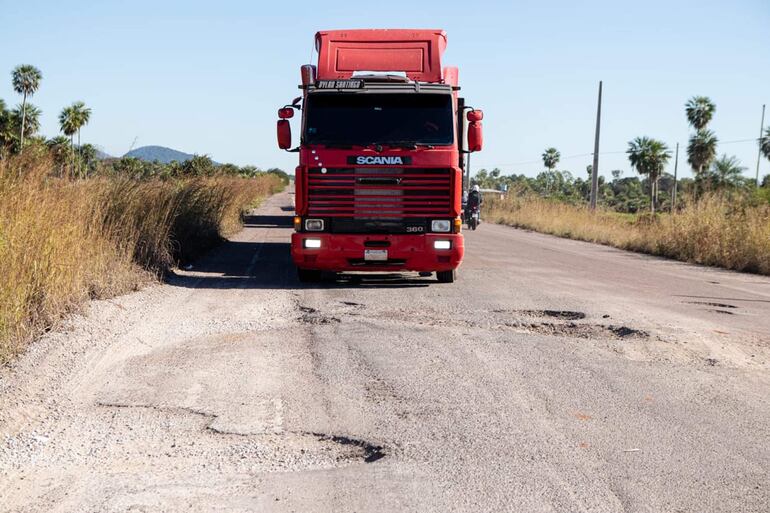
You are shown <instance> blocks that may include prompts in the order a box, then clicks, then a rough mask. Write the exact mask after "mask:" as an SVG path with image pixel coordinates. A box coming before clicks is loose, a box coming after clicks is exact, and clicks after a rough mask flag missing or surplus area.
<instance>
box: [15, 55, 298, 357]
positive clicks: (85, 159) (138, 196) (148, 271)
mask: <svg viewBox="0 0 770 513" xmlns="http://www.w3.org/2000/svg"><path fill="white" fill-rule="evenodd" d="M30 68H32V67H30V66H20V67H19V68H17V70H15V71H14V74H13V80H14V82H13V83H14V88H16V85H17V82H18V83H19V87H18V88H16V89H17V91H21V92H25V94H24V100H23V102H22V104H21V105H19V107H17V108H16V109H13V110H9V109H8V108H7V107H6V105H5V104H4V102H2V101H0V273H1V276H0V363H3V362H6V361H8V359H9V358H11V357H12V356H13V355H14V354H16V353H18V352H19V351H20V350H22V349H23V347H24V345H25V344H26V343H27V342H28V341H29V340H31V339H32V338H33V337H34V336H35V335H37V334H39V333H40V332H41V331H43V330H46V329H48V328H50V327H51V326H52V325H54V324H55V323H56V322H57V321H58V320H59V319H61V317H62V315H64V314H66V313H68V312H71V311H74V310H76V309H77V308H79V307H80V306H81V305H82V304H83V303H84V302H85V301H86V300H88V299H92V298H106V297H111V296H114V295H117V294H121V293H124V292H127V291H131V290H135V289H137V288H138V287H140V286H142V285H143V284H146V283H148V282H150V281H152V280H153V279H156V278H157V277H159V276H161V275H162V274H163V273H164V272H165V271H166V270H167V269H169V268H170V267H171V266H174V265H176V264H178V263H180V262H185V261H188V260H190V259H192V258H195V257H196V256H198V255H199V254H200V253H201V252H203V251H205V250H206V249H208V248H209V247H211V246H212V245H213V244H215V243H216V242H218V241H220V240H221V238H222V237H223V236H225V235H227V234H229V233H231V232H233V231H236V230H237V229H239V227H240V224H241V218H242V214H243V212H244V211H245V210H246V209H248V208H250V207H252V206H254V205H255V204H256V203H257V202H258V201H259V200H260V199H261V198H264V197H265V196H267V195H268V194H271V193H272V192H275V191H277V190H279V189H281V188H282V187H283V186H285V185H286V184H287V183H288V177H287V176H286V174H285V173H283V172H282V171H280V170H271V171H270V172H262V171H259V170H258V169H257V168H254V167H245V168H242V167H238V166H233V165H229V164H225V165H215V164H214V163H213V162H212V161H211V159H210V158H208V157H206V156H196V157H195V158H193V159H191V160H189V161H187V162H184V163H177V162H172V163H171V164H161V163H157V162H155V163H147V162H142V161H139V160H137V159H115V160H111V161H101V160H98V159H96V156H95V155H96V152H95V149H94V148H93V147H88V146H87V145H83V146H81V145H79V144H77V145H76V144H75V140H76V139H80V130H81V128H82V127H83V126H84V125H85V123H87V122H88V120H89V118H90V116H91V112H90V109H88V108H87V107H86V106H85V104H83V103H82V102H75V103H73V104H72V105H71V106H69V107H65V109H64V110H63V111H62V115H61V116H60V117H59V120H60V126H61V129H62V133H63V134H65V136H60V137H56V138H53V139H46V138H44V137H42V136H40V135H39V134H38V130H39V126H40V123H39V119H40V111H39V110H38V109H37V108H36V107H34V105H31V104H30V103H29V102H28V98H30V97H31V96H32V94H33V93H34V91H36V90H37V88H38V87H39V85H40V80H41V74H40V72H39V71H37V72H35V71H36V70H30ZM17 72H18V73H17ZM30 73H31V75H29V74H30ZM17 74H19V75H20V76H19V78H18V80H17ZM30 84H31V85H30ZM32 86H34V87H32ZM20 94H22V93H20ZM22 141H23V142H22Z"/></svg>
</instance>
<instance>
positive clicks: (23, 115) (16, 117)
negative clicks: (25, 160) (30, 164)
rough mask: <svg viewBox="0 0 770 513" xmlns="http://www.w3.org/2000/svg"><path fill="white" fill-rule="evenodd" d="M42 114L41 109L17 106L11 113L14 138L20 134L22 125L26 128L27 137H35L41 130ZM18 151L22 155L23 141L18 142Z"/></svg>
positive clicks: (27, 105)
mask: <svg viewBox="0 0 770 513" xmlns="http://www.w3.org/2000/svg"><path fill="white" fill-rule="evenodd" d="M41 114H42V112H41V111H40V109H38V108H37V107H35V106H34V105H32V104H31V103H28V104H26V105H17V106H16V108H15V109H13V110H12V111H11V113H10V123H11V126H12V127H13V133H14V138H15V134H17V133H20V130H21V127H22V125H25V126H26V128H25V129H24V132H25V133H26V134H27V135H33V134H34V133H35V132H37V131H38V130H40V116H41ZM18 143H19V147H18V151H19V153H21V139H19V140H18Z"/></svg>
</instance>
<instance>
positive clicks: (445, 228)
mask: <svg viewBox="0 0 770 513" xmlns="http://www.w3.org/2000/svg"><path fill="white" fill-rule="evenodd" d="M451 228H452V223H451V222H450V221H449V220H447V219H436V220H434V221H431V222H430V231H432V232H441V233H449V230H450V229H451Z"/></svg>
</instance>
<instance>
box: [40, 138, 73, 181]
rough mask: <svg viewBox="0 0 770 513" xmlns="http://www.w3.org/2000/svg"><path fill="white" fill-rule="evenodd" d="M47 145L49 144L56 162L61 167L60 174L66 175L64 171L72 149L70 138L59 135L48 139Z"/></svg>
mask: <svg viewBox="0 0 770 513" xmlns="http://www.w3.org/2000/svg"><path fill="white" fill-rule="evenodd" d="M46 146H48V149H49V150H50V152H51V156H53V160H54V162H55V163H56V165H57V166H58V167H59V176H61V177H64V171H65V169H66V168H67V161H68V160H69V154H70V151H71V148H70V141H69V139H67V138H66V137H64V136H63V135H58V136H56V137H54V138H53V139H49V140H48V141H46Z"/></svg>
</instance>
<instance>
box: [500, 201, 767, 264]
mask: <svg viewBox="0 0 770 513" xmlns="http://www.w3.org/2000/svg"><path fill="white" fill-rule="evenodd" d="M486 210H487V212H486V215H485V217H486V218H487V220H489V221H491V222H496V223H501V224H507V225H510V226H516V227H520V228H528V229H531V230H535V231H538V232H543V233H549V234H553V235H558V236H559V237H567V238H570V239H578V240H584V241H588V242H596V243H599V244H606V245H609V246H614V247H617V248H621V249H627V250H631V251H638V252H642V253H649V254H652V255H660V256H665V257H669V258H674V259H676V260H681V261H684V262H692V263H697V264H704V265H710V266H717V267H723V268H726V269H733V270H736V271H746V272H753V273H760V274H770V207H768V206H767V205H764V206H753V207H750V206H745V205H736V204H735V203H734V202H731V201H730V200H728V199H726V198H722V197H719V196H708V197H705V198H703V199H701V200H700V201H697V202H690V203H689V205H688V206H687V207H686V208H684V209H683V210H681V211H680V212H677V213H674V214H661V215H659V216H657V217H655V218H653V217H651V216H649V215H641V216H633V217H632V216H623V215H618V214H616V213H613V212H608V211H597V212H595V213H594V212H591V211H590V210H589V209H588V208H587V207H582V206H574V205H568V204H565V203H560V202H555V201H550V200H547V199H543V198H539V197H532V196H515V195H510V196H509V197H507V198H506V199H504V200H491V201H489V203H488V204H487V208H486Z"/></svg>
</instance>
